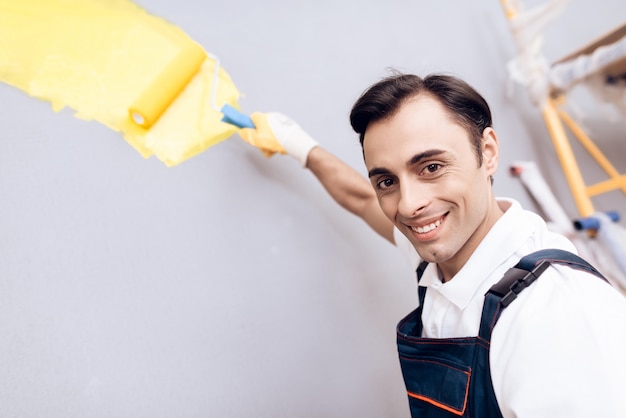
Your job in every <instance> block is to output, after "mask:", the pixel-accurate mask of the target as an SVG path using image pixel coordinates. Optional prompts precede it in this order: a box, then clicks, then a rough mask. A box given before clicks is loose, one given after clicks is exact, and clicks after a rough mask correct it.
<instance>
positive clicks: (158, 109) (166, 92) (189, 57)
mask: <svg viewBox="0 0 626 418" xmlns="http://www.w3.org/2000/svg"><path fill="white" fill-rule="evenodd" d="M207 55H208V56H209V57H210V58H211V59H213V60H214V61H215V74H214V79H213V88H212V94H211V106H212V107H213V108H214V109H215V110H216V111H218V112H221V113H222V115H223V117H222V121H223V122H226V123H230V124H231V125H235V126H237V127H239V128H254V123H253V122H252V119H250V117H249V116H247V115H245V114H243V113H241V112H240V111H239V110H237V109H236V108H234V107H233V106H231V105H229V104H228V103H227V104H225V105H223V106H222V107H221V108H219V107H218V106H217V105H216V103H215V95H216V91H217V83H218V75H219V69H220V65H219V62H220V61H219V59H218V58H217V57H215V56H214V55H211V54H207V53H206V52H205V51H204V50H203V49H202V47H200V46H199V45H198V44H196V43H195V42H190V43H188V44H187V45H186V46H185V47H184V48H182V49H181V50H180V52H179V53H178V54H177V55H176V56H175V57H174V59H173V60H172V61H171V62H170V63H169V64H168V65H167V66H165V68H164V69H163V71H161V72H160V73H159V74H158V75H157V76H156V77H155V78H154V80H153V81H152V82H151V83H150V85H149V86H148V87H147V88H146V89H144V91H143V92H142V93H141V94H140V95H139V97H138V98H137V99H136V100H135V101H134V102H133V104H132V105H131V106H130V107H129V109H128V114H129V117H130V119H131V120H132V121H133V122H134V123H135V124H136V125H138V126H141V127H143V128H145V129H150V127H151V126H152V125H154V124H155V123H156V122H157V120H158V119H159V118H160V117H161V115H162V114H163V113H164V112H165V111H166V110H167V108H168V107H169V106H170V105H171V104H172V102H174V100H176V98H177V97H178V95H179V94H180V93H181V92H182V91H183V90H184V89H185V87H186V86H187V84H188V83H189V82H190V81H191V79H192V78H193V77H194V76H195V75H196V74H197V73H198V71H199V70H200V67H201V66H202V64H203V63H204V61H205V59H206V58H207Z"/></svg>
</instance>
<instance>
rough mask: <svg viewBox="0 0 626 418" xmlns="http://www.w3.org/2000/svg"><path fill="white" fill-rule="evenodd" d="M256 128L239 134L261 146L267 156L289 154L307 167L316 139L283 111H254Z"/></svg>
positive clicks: (245, 139)
mask: <svg viewBox="0 0 626 418" xmlns="http://www.w3.org/2000/svg"><path fill="white" fill-rule="evenodd" d="M250 117H251V118H252V121H253V122H254V125H255V129H250V128H246V129H242V130H241V132H239V136H241V138H243V140H244V141H246V142H247V143H249V144H251V145H254V146H255V147H257V148H259V149H260V150H261V151H262V152H263V153H264V154H265V155H266V156H267V157H271V156H272V155H274V154H275V153H277V152H279V153H281V154H287V155H290V156H291V157H293V158H294V159H296V160H297V161H298V162H299V163H300V165H301V166H302V167H306V161H307V158H308V156H309V152H311V150H312V149H313V148H315V147H316V146H318V143H317V141H315V140H314V139H313V138H311V136H310V135H309V134H307V133H306V132H305V131H304V130H303V129H302V128H301V127H300V126H299V125H298V124H297V123H296V122H295V121H293V120H292V119H290V118H289V117H287V116H285V115H283V114H282V113H277V112H270V113H258V112H257V113H253V114H252V115H250Z"/></svg>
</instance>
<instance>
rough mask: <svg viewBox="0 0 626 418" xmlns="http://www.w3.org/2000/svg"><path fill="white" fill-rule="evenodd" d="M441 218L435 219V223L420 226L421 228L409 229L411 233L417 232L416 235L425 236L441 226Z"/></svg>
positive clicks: (413, 227)
mask: <svg viewBox="0 0 626 418" xmlns="http://www.w3.org/2000/svg"><path fill="white" fill-rule="evenodd" d="M442 219H443V218H440V219H437V220H436V221H435V222H432V223H430V224H427V225H422V226H412V227H411V229H412V230H413V232H417V233H418V234H425V233H427V232H430V231H432V230H434V229H436V228H438V227H439V225H441V220H442Z"/></svg>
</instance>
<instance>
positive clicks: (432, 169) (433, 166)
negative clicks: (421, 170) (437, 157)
mask: <svg viewBox="0 0 626 418" xmlns="http://www.w3.org/2000/svg"><path fill="white" fill-rule="evenodd" d="M440 168H441V164H435V163H433V164H428V165H427V166H426V170H427V171H428V172H429V173H434V172H435V171H437V170H439V169H440Z"/></svg>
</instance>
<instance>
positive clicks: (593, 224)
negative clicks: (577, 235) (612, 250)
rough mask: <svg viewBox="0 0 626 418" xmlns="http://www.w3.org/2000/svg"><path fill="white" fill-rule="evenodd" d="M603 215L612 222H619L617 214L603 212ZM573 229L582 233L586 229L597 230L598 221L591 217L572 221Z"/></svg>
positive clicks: (598, 226)
mask: <svg viewBox="0 0 626 418" xmlns="http://www.w3.org/2000/svg"><path fill="white" fill-rule="evenodd" d="M604 214H605V215H607V216H608V217H609V218H611V220H612V221H613V222H617V221H619V213H617V212H615V211H608V212H604ZM574 228H576V230H578V231H583V230H587V229H599V228H600V221H599V220H598V219H597V218H594V217H593V216H590V217H589V218H582V219H577V220H575V221H574Z"/></svg>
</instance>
